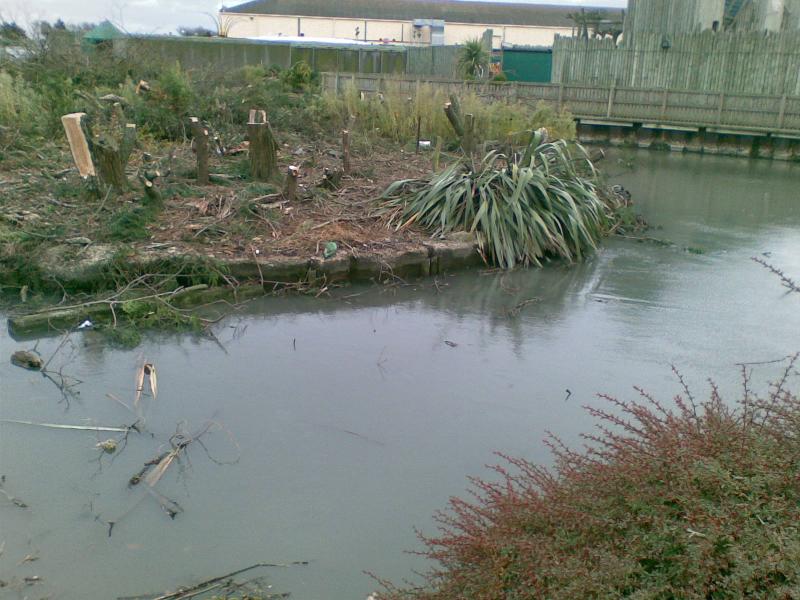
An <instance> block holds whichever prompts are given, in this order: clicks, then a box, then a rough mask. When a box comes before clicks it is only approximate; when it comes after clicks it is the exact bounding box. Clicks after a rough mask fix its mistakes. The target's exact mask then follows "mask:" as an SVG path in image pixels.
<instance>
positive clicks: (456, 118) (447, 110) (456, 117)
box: [444, 102, 464, 139]
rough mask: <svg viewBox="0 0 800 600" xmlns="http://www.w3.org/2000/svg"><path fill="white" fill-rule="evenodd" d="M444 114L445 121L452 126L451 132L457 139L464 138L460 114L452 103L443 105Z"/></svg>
mask: <svg viewBox="0 0 800 600" xmlns="http://www.w3.org/2000/svg"><path fill="white" fill-rule="evenodd" d="M444 114H445V115H447V120H448V121H450V125H452V126H453V130H454V131H455V132H456V135H457V136H458V137H459V139H460V138H462V137H464V124H463V123H462V122H461V114H460V113H459V112H458V109H457V108H456V106H455V105H453V103H452V102H448V103H447V104H445V105H444Z"/></svg>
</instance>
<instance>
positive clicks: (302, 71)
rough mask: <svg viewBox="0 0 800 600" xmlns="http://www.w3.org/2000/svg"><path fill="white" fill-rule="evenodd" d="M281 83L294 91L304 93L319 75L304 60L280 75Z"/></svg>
mask: <svg viewBox="0 0 800 600" xmlns="http://www.w3.org/2000/svg"><path fill="white" fill-rule="evenodd" d="M280 76H281V81H283V83H284V84H285V85H286V86H287V87H289V88H290V89H292V90H294V91H305V90H308V89H310V88H311V86H312V84H313V83H315V82H316V81H317V80H318V78H319V74H318V73H315V72H314V70H313V69H312V68H311V66H310V65H309V64H308V63H307V62H306V61H304V60H301V61H299V62H296V63H295V64H293V65H292V67H291V68H290V69H287V70H286V71H283V72H282V73H281V75H280Z"/></svg>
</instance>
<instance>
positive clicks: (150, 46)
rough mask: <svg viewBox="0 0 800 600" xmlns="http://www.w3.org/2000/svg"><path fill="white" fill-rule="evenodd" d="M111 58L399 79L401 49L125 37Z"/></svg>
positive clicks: (403, 62) (403, 57) (196, 66)
mask: <svg viewBox="0 0 800 600" xmlns="http://www.w3.org/2000/svg"><path fill="white" fill-rule="evenodd" d="M114 49H115V52H118V53H132V52H140V53H143V54H144V55H146V56H152V57H153V58H160V59H162V60H165V61H178V62H180V63H181V66H182V67H183V68H185V69H189V70H209V69H210V70H217V71H228V70H232V69H238V68H241V67H244V66H245V65H263V66H264V67H271V66H278V67H280V68H282V69H286V68H289V67H291V66H292V65H294V64H296V63H298V62H300V61H301V60H304V61H305V62H307V63H308V64H309V65H311V67H312V68H313V69H315V70H317V71H339V72H346V73H387V74H402V73H404V72H405V70H406V49H405V48H388V47H387V48H374V47H366V48H353V47H343V48H339V47H328V46H309V45H298V44H289V43H285V44H275V43H263V42H258V41H253V40H233V39H209V40H205V39H198V38H168V37H139V38H136V37H131V38H125V39H121V40H115V41H114Z"/></svg>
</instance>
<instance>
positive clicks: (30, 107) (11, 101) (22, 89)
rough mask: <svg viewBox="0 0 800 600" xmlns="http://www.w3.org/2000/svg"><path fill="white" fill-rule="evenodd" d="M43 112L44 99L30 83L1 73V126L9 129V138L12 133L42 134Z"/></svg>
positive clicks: (3, 72)
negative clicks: (40, 125) (40, 127)
mask: <svg viewBox="0 0 800 600" xmlns="http://www.w3.org/2000/svg"><path fill="white" fill-rule="evenodd" d="M43 110H44V106H43V104H42V98H41V97H40V96H39V95H38V94H37V93H36V91H35V90H34V89H33V88H32V87H31V86H30V84H29V83H27V82H26V81H25V80H24V79H23V78H22V77H21V76H19V75H17V76H13V75H11V74H10V73H8V72H6V71H0V124H2V125H3V126H4V127H8V128H9V130H10V133H9V134H8V137H9V138H10V137H11V132H13V133H14V135H15V136H16V135H21V134H30V133H41V132H40V131H38V129H39V123H40V122H41V121H40V116H39V115H40V113H41V111H43ZM26 124H32V125H26ZM9 141H10V139H9Z"/></svg>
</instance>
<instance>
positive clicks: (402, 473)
mask: <svg viewBox="0 0 800 600" xmlns="http://www.w3.org/2000/svg"><path fill="white" fill-rule="evenodd" d="M631 157H633V159H634V160H635V163H636V169H635V170H634V171H626V170H625V169H624V168H623V167H622V166H621V165H618V164H617V163H616V162H615V161H613V160H609V161H607V165H606V168H608V169H610V170H612V171H618V172H619V173H620V174H619V175H618V176H617V177H616V179H617V180H618V181H620V182H622V183H623V184H624V185H625V186H626V187H628V188H629V189H630V190H631V191H632V192H633V194H634V197H635V198H636V200H637V203H638V208H639V209H640V210H641V212H643V213H644V214H645V215H646V217H647V218H648V220H649V221H650V222H651V223H652V224H654V225H658V226H660V227H661V229H658V230H655V231H651V232H650V233H649V235H652V236H654V237H659V238H662V239H668V240H671V241H673V242H675V244H676V245H675V246H673V247H660V246H656V245H653V244H643V243H637V242H633V241H628V240H621V239H613V240H610V241H609V242H608V243H607V244H606V246H605V247H604V249H603V250H602V252H600V253H599V254H598V255H597V256H596V257H595V258H594V259H593V260H591V261H590V262H587V263H585V264H582V265H578V266H576V267H573V268H564V267H553V268H547V269H542V270H529V271H524V272H515V273H511V274H505V275H504V274H489V275H478V274H476V273H465V274H460V275H457V276H452V277H445V278H440V279H439V280H438V287H436V286H434V285H433V282H432V281H424V282H421V285H419V286H416V287H413V288H410V287H406V288H391V289H383V290H375V289H369V288H353V289H348V290H345V291H342V292H341V293H340V294H339V295H351V297H349V298H346V299H341V298H339V299H318V300H316V299H311V298H286V299H269V300H265V301H263V302H258V303H253V304H250V305H249V306H248V307H247V309H246V311H245V313H244V314H241V315H240V316H238V317H236V318H232V319H230V320H228V321H226V322H225V323H224V324H222V325H221V326H220V327H219V328H218V329H217V332H218V336H219V338H220V340H221V342H222V345H223V346H224V349H223V348H222V347H221V346H220V345H218V344H216V343H214V342H212V341H210V340H206V339H201V340H198V339H194V338H187V337H177V336H164V335H158V336H151V337H149V338H147V340H146V342H145V343H144V344H143V345H142V346H141V347H140V348H138V349H136V350H133V351H122V350H114V349H109V348H107V347H105V346H104V345H103V344H102V343H101V342H100V340H98V339H96V338H94V337H93V336H92V335H91V334H88V335H85V336H83V337H80V336H76V338H75V340H76V347H75V349H74V351H73V352H69V351H66V350H65V351H62V352H61V353H60V354H59V355H58V358H57V359H56V360H55V361H54V365H52V366H60V365H61V364H62V363H63V364H65V367H64V372H65V373H69V374H71V375H74V376H76V377H78V378H80V379H82V380H84V383H83V384H82V385H81V386H80V390H81V395H80V399H79V400H77V401H73V402H72V403H71V404H70V407H69V409H66V407H65V405H64V404H63V403H59V394H58V392H57V390H56V389H55V388H54V387H53V386H52V384H50V383H48V382H47V381H45V380H43V379H42V378H41V376H40V375H38V374H36V373H29V372H26V371H23V370H21V369H19V368H17V367H13V366H11V365H10V364H9V363H8V362H7V360H6V359H3V360H2V361H0V378H1V381H2V388H0V393H2V402H1V403H0V418H3V419H24V420H31V421H38V422H50V423H82V422H85V420H86V419H92V420H93V421H94V422H95V423H98V424H103V425H119V424H122V423H126V422H130V421H131V416H130V414H129V413H128V412H127V411H126V410H125V409H124V408H123V407H121V406H120V405H119V404H118V403H116V402H114V401H113V400H111V399H109V398H108V397H107V396H106V394H107V393H111V394H115V395H117V396H118V397H120V398H122V399H124V400H125V401H126V402H129V401H131V400H132V398H133V391H134V373H135V368H136V364H137V360H139V358H140V356H144V357H146V358H147V359H148V360H150V361H152V362H153V363H155V364H156V366H157V369H158V376H159V395H158V399H157V400H156V401H155V402H154V403H153V406H152V409H151V410H150V413H149V417H148V424H149V427H150V429H151V430H152V431H153V433H154V434H155V437H150V436H145V435H141V436H132V437H131V438H130V439H129V442H128V445H127V447H126V448H125V450H124V451H123V452H121V453H120V454H119V456H117V458H116V460H115V461H114V462H113V464H112V463H110V462H109V460H108V457H105V458H104V459H103V462H102V470H99V466H100V465H99V464H98V463H97V462H96V458H97V456H98V454H97V450H96V449H95V448H94V446H95V444H96V443H97V442H98V440H100V439H105V438H107V437H109V434H100V436H97V435H95V434H94V433H89V432H82V431H58V430H48V429H39V428H34V427H26V426H22V425H15V424H2V425H0V474H3V475H5V476H6V481H5V487H4V489H5V490H6V491H7V492H8V493H9V494H11V495H13V496H16V497H18V498H20V499H22V500H24V501H25V502H27V503H28V504H29V505H30V511H24V510H22V509H20V508H18V507H16V506H13V505H12V504H11V503H10V502H8V501H7V500H6V499H5V498H3V497H0V544H5V546H4V552H3V554H2V556H0V580H4V581H7V582H8V581H12V580H14V579H17V580H19V579H21V578H22V577H24V576H27V575H38V576H41V577H42V578H43V580H44V581H43V582H42V583H40V584H37V585H36V586H35V587H29V588H26V591H25V593H26V594H28V595H29V597H31V598H38V597H43V596H45V595H47V594H53V596H52V597H54V598H63V599H87V598H114V597H117V596H129V595H136V594H143V593H149V592H159V591H163V590H167V589H174V588H175V587H178V586H180V585H183V584H186V583H190V582H193V581H197V580H202V579H205V578H208V577H212V576H214V575H217V574H222V573H224V572H226V571H230V570H233V569H235V568H238V567H241V566H245V565H248V564H251V563H254V562H260V561H270V562H285V561H291V560H310V561H311V563H310V565H309V566H306V567H295V568H292V569H288V570H278V571H275V572H274V573H273V574H272V576H271V578H270V579H271V582H272V583H273V584H274V586H275V591H287V592H291V593H292V597H294V598H299V599H303V600H357V599H362V598H364V597H365V596H366V594H367V592H369V591H371V590H372V589H374V588H375V587H376V586H375V585H374V583H373V582H372V580H370V578H369V577H367V576H366V575H364V574H363V573H362V572H363V571H372V572H374V573H376V574H378V575H380V576H382V577H387V578H391V579H395V580H400V579H402V578H403V577H407V576H410V575H411V572H412V569H414V568H420V567H421V566H422V563H421V561H420V559H418V558H415V557H413V556H411V555H408V554H405V553H404V552H403V551H404V550H410V549H415V548H418V545H417V542H416V538H415V535H414V532H413V529H412V528H413V527H414V526H419V527H421V528H422V529H423V530H428V531H431V528H432V521H431V518H430V517H431V514H432V513H433V512H434V511H435V510H436V509H438V508H442V507H443V506H444V505H445V503H446V501H447V498H448V497H449V496H450V495H453V494H461V493H462V492H463V491H464V489H465V487H466V477H467V476H468V475H474V474H480V473H481V470H482V465H484V464H486V463H490V462H492V461H493V457H492V452H493V451H494V450H501V451H503V452H507V453H511V454H515V455H522V456H526V457H528V458H531V459H535V460H539V461H545V462H547V461H549V457H548V454H547V452H546V451H545V449H544V447H543V445H542V444H541V439H542V437H543V436H544V434H545V431H546V430H550V431H552V432H554V433H556V434H558V435H560V436H561V437H563V438H564V439H565V440H566V441H568V442H576V441H577V440H578V434H579V433H580V432H581V431H586V430H587V429H588V428H590V427H591V420H590V419H589V418H588V417H587V416H586V415H585V414H584V412H583V411H582V410H581V408H580V406H581V405H582V404H586V403H595V402H597V400H595V397H594V395H595V393H596V392H608V393H612V394H616V395H620V396H622V395H626V394H629V393H630V392H631V386H632V385H634V384H641V385H643V386H645V387H647V388H648V389H649V390H651V391H653V392H654V393H656V394H657V395H660V396H661V397H664V398H667V397H669V396H671V395H672V394H674V393H675V392H676V391H677V386H676V383H675V381H674V379H673V378H672V376H671V374H670V364H671V363H674V364H675V365H677V366H678V367H679V368H680V369H681V370H682V371H683V372H684V373H685V375H686V376H687V378H688V379H689V381H690V382H691V383H692V384H693V385H694V386H695V387H696V388H697V389H698V391H700V390H705V387H704V386H705V384H704V381H705V378H706V377H709V376H710V377H713V378H715V379H717V380H718V381H719V382H720V383H722V388H723V390H724V391H729V392H735V389H736V385H735V382H736V377H737V368H736V367H735V363H737V362H742V361H768V360H772V359H776V358H779V357H781V356H785V355H786V354H788V353H790V352H794V351H797V350H800V337H799V336H798V332H800V297H798V296H797V295H796V294H794V295H793V296H790V297H787V296H786V294H785V293H784V290H783V289H782V288H781V286H780V283H779V281H778V280H777V279H776V278H775V277H774V276H772V275H770V274H769V273H768V272H767V271H766V270H764V269H763V268H761V267H760V266H758V265H756V264H755V263H753V262H752V261H750V260H749V258H750V257H751V256H754V255H761V253H765V252H766V253H770V255H769V260H771V261H772V262H774V263H775V264H776V265H780V266H781V267H782V268H784V269H785V270H786V271H787V272H788V273H793V274H794V275H795V276H796V277H797V278H800V198H798V192H797V190H798V186H797V182H798V177H800V168H799V167H798V166H794V165H788V164H784V163H770V162H766V161H743V160H735V159H727V158H712V157H698V156H673V155H669V154H646V153H641V154H639V153H637V154H632V155H631ZM688 247H692V248H699V249H702V250H703V253H702V254H695V253H691V252H688V251H686V250H684V248H688ZM361 292H363V293H361ZM354 294H360V295H354ZM532 297H538V298H539V299H540V301H538V302H536V303H531V304H528V305H526V306H524V307H523V308H522V309H521V310H520V311H519V315H518V316H516V317H509V316H508V309H509V308H512V307H514V306H515V305H517V304H518V303H521V302H524V301H525V300H528V299H530V298H532ZM58 341H59V340H57V339H47V340H42V341H41V342H40V343H39V350H40V351H41V352H42V354H43V355H45V356H47V355H48V354H49V352H51V351H52V350H53V349H54V348H55V347H56V346H57V344H58ZM446 342H451V343H446ZM31 345H32V342H30V343H29V342H23V343H17V342H14V341H13V340H11V339H10V338H9V337H8V335H7V334H5V332H3V334H2V336H1V337H0V357H7V356H8V355H10V353H11V352H12V351H13V350H15V349H17V348H20V347H30V346H31ZM70 357H71V358H70ZM68 359H69V360H68ZM770 368H771V367H770V366H769V365H766V366H764V367H760V369H761V370H760V371H757V374H756V377H757V378H758V379H759V380H763V379H765V378H767V377H768V376H770V375H771V372H770ZM567 389H569V390H570V391H571V394H570V395H569V398H568V399H565V398H566V396H567V392H566V390H567ZM210 419H213V420H216V421H218V422H220V423H222V424H224V427H225V432H217V433H214V434H213V435H210V436H207V437H206V438H205V441H206V446H207V447H208V450H209V453H210V454H211V455H212V456H213V457H215V458H216V459H218V460H226V459H230V458H232V457H234V456H235V455H236V450H235V448H234V447H233V446H232V444H231V439H234V440H235V441H236V443H238V445H239V447H240V450H241V456H240V459H239V461H238V462H237V463H236V464H234V465H229V466H220V465H217V464H215V463H214V462H212V461H211V460H209V458H208V456H207V455H206V454H205V452H204V451H203V450H202V448H200V447H198V446H197V445H195V446H190V448H189V458H190V459H191V464H190V465H186V463H184V466H186V467H187V468H185V469H183V470H181V468H178V467H173V468H171V469H170V470H169V471H168V472H167V474H166V475H165V476H164V478H163V480H162V481H161V482H160V483H159V484H158V489H159V490H160V492H161V493H163V494H165V495H167V496H169V497H171V498H173V499H175V500H177V501H178V502H179V503H180V504H181V505H182V506H183V507H184V509H185V512H184V513H182V514H180V515H179V516H178V517H177V518H176V519H175V520H174V521H172V520H170V519H169V518H168V517H167V516H166V515H165V514H164V513H163V512H162V511H161V509H160V508H159V506H158V504H157V503H156V502H155V500H154V499H153V498H151V497H144V499H143V500H142V501H141V502H140V503H139V504H138V505H136V502H137V501H138V500H139V499H140V498H141V494H142V493H143V492H142V491H141V490H137V491H131V490H129V489H128V488H127V487H126V483H127V480H128V478H129V477H130V476H131V475H132V474H133V473H135V472H136V471H137V470H138V469H139V468H140V467H141V466H142V464H143V463H144V462H145V461H146V460H148V459H150V458H152V457H153V456H154V455H156V454H157V453H158V452H159V450H160V449H163V447H164V443H165V442H166V440H167V438H168V437H169V435H170V434H171V433H172V432H173V431H174V430H175V427H176V424H177V423H179V422H181V421H185V422H186V429H187V430H189V431H195V430H197V429H198V428H200V427H201V426H202V424H203V423H204V422H206V421H207V420H210ZM131 506H134V508H133V510H131V511H130V512H129V513H128V514H127V516H125V517H124V518H123V519H120V520H119V522H118V524H117V525H116V526H115V528H114V530H113V535H112V536H111V537H108V536H107V527H106V526H105V525H104V524H103V523H101V522H100V521H98V520H96V518H95V517H96V515H100V517H101V518H102V519H105V520H109V519H117V518H119V516H120V515H122V514H124V513H126V511H128V509H129V508H130V507H131ZM28 554H33V555H37V556H39V557H40V558H39V560H37V561H35V562H28V563H24V564H22V565H18V563H19V562H20V561H21V560H22V559H23V558H24V557H25V556H26V555H28ZM4 593H5V594H7V595H8V597H16V592H13V591H9V590H8V589H6V590H0V596H2V595H3V594H4Z"/></svg>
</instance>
